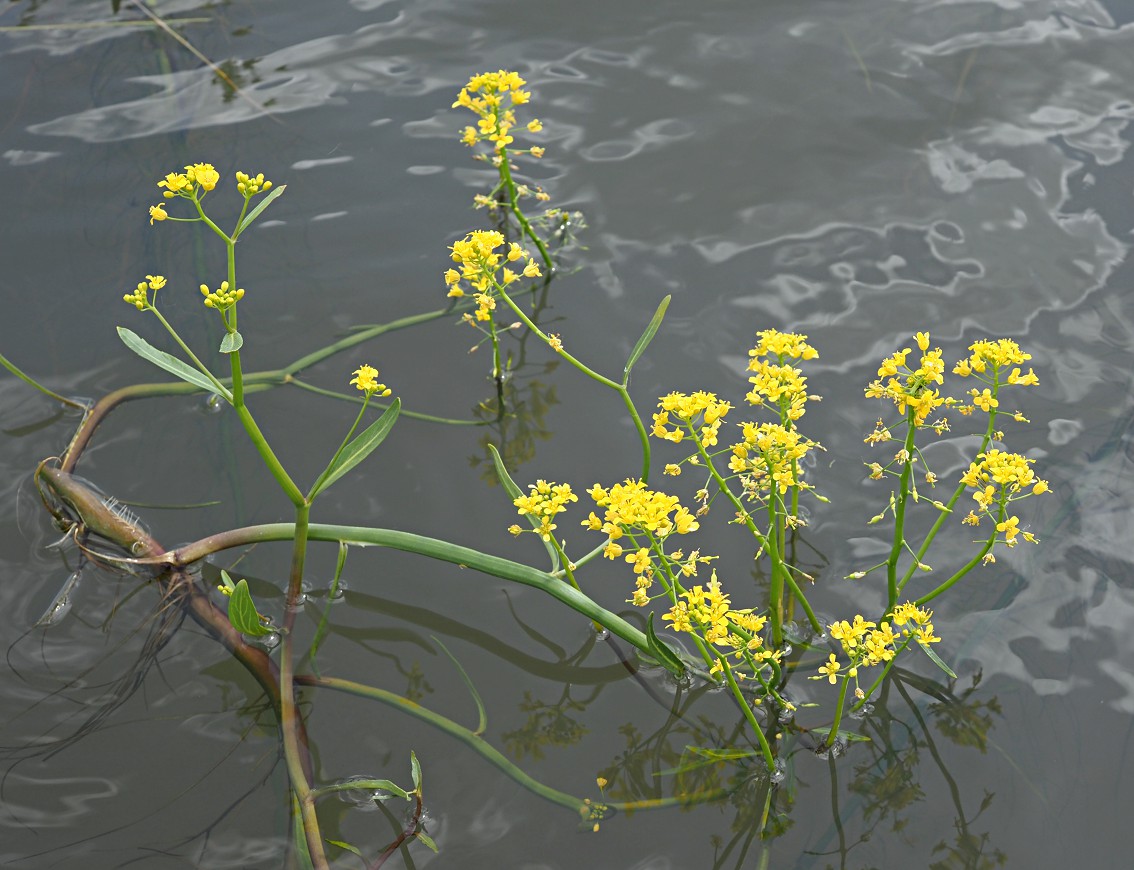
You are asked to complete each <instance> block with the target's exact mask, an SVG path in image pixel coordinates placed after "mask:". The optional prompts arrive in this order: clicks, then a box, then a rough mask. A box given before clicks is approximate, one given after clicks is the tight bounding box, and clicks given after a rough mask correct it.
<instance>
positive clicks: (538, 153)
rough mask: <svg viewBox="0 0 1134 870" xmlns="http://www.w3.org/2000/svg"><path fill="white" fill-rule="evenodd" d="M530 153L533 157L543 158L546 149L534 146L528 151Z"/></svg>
mask: <svg viewBox="0 0 1134 870" xmlns="http://www.w3.org/2000/svg"><path fill="white" fill-rule="evenodd" d="M528 153H529V154H531V155H532V157H543V155H544V153H545V152H544V149H543V148H541V147H540V146H538V145H533V146H532V147H531V148H529V149H528Z"/></svg>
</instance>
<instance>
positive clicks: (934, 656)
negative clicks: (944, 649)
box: [917, 640, 957, 680]
mask: <svg viewBox="0 0 1134 870" xmlns="http://www.w3.org/2000/svg"><path fill="white" fill-rule="evenodd" d="M917 645H918V646H920V647H921V648H922V649H923V650H925V654H926V655H927V656H929V658H930V661H932V662H933V663H934V664H935V665H937V667H939V668H941V670H943V671H944V672H945V673H947V674H948V675H949V676H950V677H952V678H953V679H954V680H955V679H957V675H956V674H954V673H953V670H952V668H950V667H949V666H948V665H947V664H945V662H943V661H941V657H940V656H939V655H937V653H935V652H934V651H933V650H932V649H930V648H929V644H927V643H922V642H921V641H920V640H919V641H918V642H917Z"/></svg>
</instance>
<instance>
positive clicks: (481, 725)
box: [429, 634, 488, 737]
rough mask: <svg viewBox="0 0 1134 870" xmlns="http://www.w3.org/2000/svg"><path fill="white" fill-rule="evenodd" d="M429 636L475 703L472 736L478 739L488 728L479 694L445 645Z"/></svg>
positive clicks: (486, 716) (486, 715)
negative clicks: (474, 727)
mask: <svg viewBox="0 0 1134 870" xmlns="http://www.w3.org/2000/svg"><path fill="white" fill-rule="evenodd" d="M429 636H430V638H432V640H433V642H434V643H435V644H437V645H438V646H439V647H441V650H442V651H443V652H444V653H445V655H447V656H448V657H449V661H451V662H452V663H453V664H454V665H456V667H457V671H458V673H460V675H461V679H462V680H464V681H465V686H466V687H467V688H468V690H469V694H470V695H472V697H473V701H475V702H476V712H477V716H478V717H479V721H478V722H477V725H476V731H474V732H473V734H475V735H476V736H477V737H479V736H480V735H481V734H483V733H484V729H486V728H487V727H488V713H486V712H485V709H484V701H482V700H481V698H480V692H478V691H477V690H476V686H474V685H473V681H472V679H471V678H470V677H469V675H468V673H466V672H465V669H464V668H463V667H461V663H460V662H459V661H457V658H456V656H454V655H453V654H452V653H451V652H449V648H448V647H447V646H445V644H443V643H441V641H440V640H439V639H438V638H437V637H435V636H434V635H432V634H431V635H429Z"/></svg>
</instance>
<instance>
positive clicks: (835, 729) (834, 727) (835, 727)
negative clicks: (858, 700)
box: [827, 677, 850, 747]
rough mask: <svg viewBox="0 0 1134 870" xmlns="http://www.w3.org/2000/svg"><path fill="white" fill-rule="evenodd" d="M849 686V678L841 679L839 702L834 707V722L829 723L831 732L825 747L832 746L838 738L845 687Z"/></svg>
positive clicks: (845, 694)
mask: <svg viewBox="0 0 1134 870" xmlns="http://www.w3.org/2000/svg"><path fill="white" fill-rule="evenodd" d="M848 686H850V677H843V687H842V688H841V689H839V702H838V704H837V705H835V721H834V722H832V723H831V730H830V731H829V732H828V734H827V746H829V747H830V746H834V745H835V741H836V740H837V739H838V737H839V725H841V724H842V721H843V704H844V703H845V702H846V700H847V687H848Z"/></svg>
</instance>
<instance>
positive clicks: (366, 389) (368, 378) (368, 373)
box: [350, 365, 393, 396]
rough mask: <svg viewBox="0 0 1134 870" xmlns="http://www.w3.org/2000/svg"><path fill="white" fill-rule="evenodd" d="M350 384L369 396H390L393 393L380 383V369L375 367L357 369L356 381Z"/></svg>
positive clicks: (365, 366) (355, 373)
mask: <svg viewBox="0 0 1134 870" xmlns="http://www.w3.org/2000/svg"><path fill="white" fill-rule="evenodd" d="M350 383H351V386H354V387H358V389H359V391H360V392H363V393H365V394H366V395H367V396H373V395H374V394H378V395H379V396H388V395H390V393H392V392H393V390H391V389H389V388H388V387H387V386H386V385H385V384H380V383H378V369H376V368H374V367H373V366H367V365H364V366H359V368H357V369H355V372H354V379H353V380H352V381H351V382H350Z"/></svg>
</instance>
